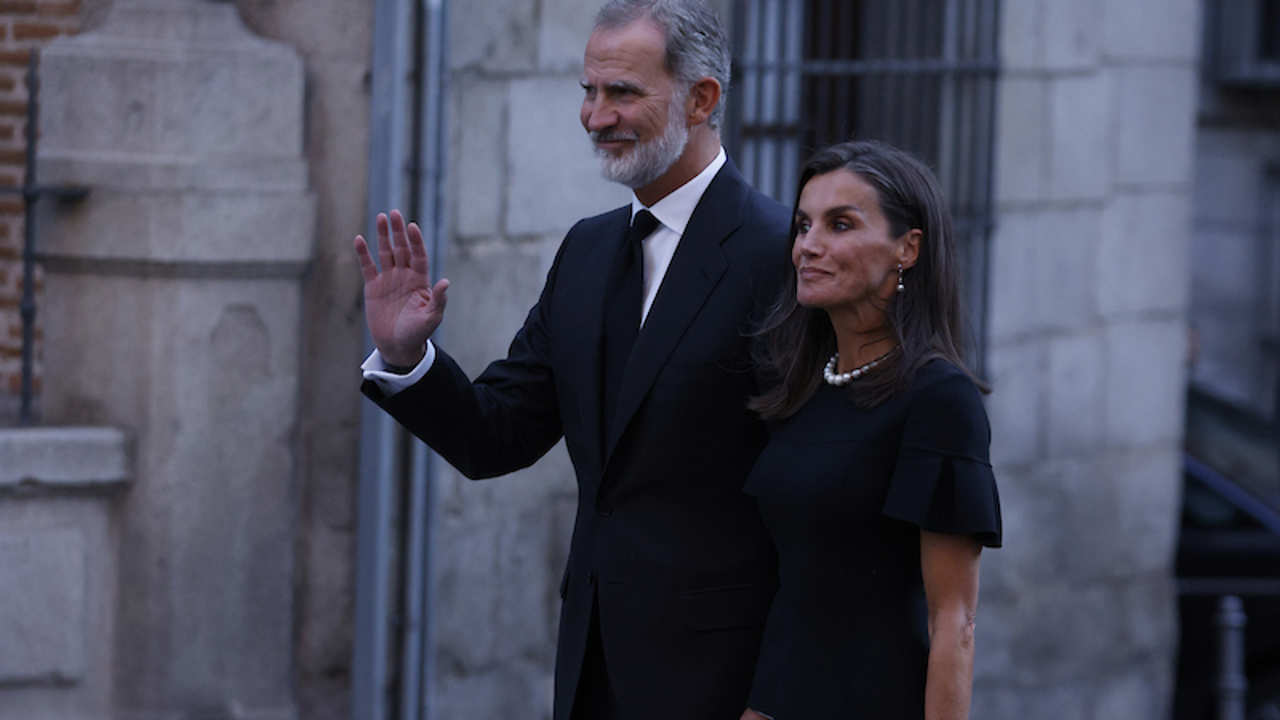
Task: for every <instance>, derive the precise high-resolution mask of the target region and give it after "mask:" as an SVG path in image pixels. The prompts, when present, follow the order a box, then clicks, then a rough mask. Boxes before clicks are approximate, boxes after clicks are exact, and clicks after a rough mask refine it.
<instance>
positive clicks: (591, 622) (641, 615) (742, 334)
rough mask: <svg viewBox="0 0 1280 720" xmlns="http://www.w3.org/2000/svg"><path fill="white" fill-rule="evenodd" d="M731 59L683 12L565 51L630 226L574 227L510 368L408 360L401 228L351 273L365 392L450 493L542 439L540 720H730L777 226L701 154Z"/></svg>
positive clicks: (768, 564) (761, 532)
mask: <svg viewBox="0 0 1280 720" xmlns="http://www.w3.org/2000/svg"><path fill="white" fill-rule="evenodd" d="M728 74H729V53H728V47H727V41H726V40H725V35H724V32H723V29H722V27H721V25H720V23H719V21H718V20H717V19H716V18H715V16H714V14H713V13H711V12H710V11H709V10H708V9H707V8H705V7H704V6H703V5H702V3H701V2H699V1H698V0H614V1H613V2H610V3H609V4H608V5H606V7H605V8H604V9H603V10H601V12H600V15H599V16H598V18H597V22H596V28H595V30H594V31H593V33H592V35H591V38H590V41H589V42H588V44H587V49H586V54H585V60H584V69H583V76H582V85H583V90H584V98H583V104H582V111H581V119H582V123H583V126H584V128H586V130H587V131H588V132H589V134H590V137H591V140H592V141H593V143H594V144H595V147H596V151H597V153H598V154H599V155H600V156H601V160H602V164H603V167H604V173H605V175H606V177H608V178H609V179H611V180H614V181H617V182H621V183H624V184H626V185H628V186H629V187H631V188H632V189H633V190H634V198H633V201H632V203H631V205H630V206H629V207H622V208H618V209H617V210H614V211H612V212H608V213H605V214H603V215H598V216H596V217H592V218H588V219H585V220H582V221H580V222H578V223H577V224H576V225H575V226H574V227H573V229H571V230H570V231H569V233H568V235H567V237H566V238H565V240H564V242H563V244H562V245H561V247H560V250H559V252H558V253H557V255H556V258H555V261H554V263H553V265H552V267H551V270H550V272H549V273H548V275H547V280H546V285H545V286H544V287H543V290H542V294H541V296H540V297H539V298H538V301H537V304H536V305H534V307H533V309H532V310H531V311H530V312H529V315H528V317H527V319H526V320H525V323H524V326H523V327H522V328H521V329H520V331H519V332H518V333H517V334H516V336H515V338H514V339H513V340H512V342H511V347H510V350H509V352H508V355H507V357H506V358H505V359H503V360H498V361H496V362H494V363H493V364H491V365H490V366H489V367H488V368H487V369H486V370H485V371H484V373H483V374H481V375H480V376H479V377H478V378H476V379H475V380H474V381H471V380H469V379H468V378H467V376H466V375H465V374H464V373H463V372H462V370H461V369H459V367H458V366H457V365H456V364H455V363H454V361H453V360H452V359H451V358H450V357H449V356H448V355H447V354H446V353H445V352H444V351H443V350H442V349H439V348H437V347H435V346H434V345H433V344H432V343H431V342H430V341H429V338H430V336H431V334H432V332H434V330H435V328H436V327H437V326H439V324H440V321H441V318H442V317H443V313H444V309H445V295H446V290H447V288H448V281H447V280H441V281H439V282H438V283H436V284H435V286H434V287H432V286H431V284H430V281H429V280H428V267H427V257H426V252H425V250H424V248H423V244H422V236H421V233H420V232H419V230H418V229H417V227H416V226H415V225H412V224H410V225H408V226H406V225H405V223H404V220H403V219H402V218H401V217H400V215H399V213H397V212H394V211H393V212H392V213H391V215H390V217H389V218H388V217H386V216H382V215H380V216H379V218H378V223H377V227H378V253H379V259H380V263H381V272H379V270H378V269H377V268H376V267H375V266H374V264H373V261H372V258H371V257H370V254H369V250H368V247H367V245H366V244H365V242H364V240H363V238H359V237H357V238H356V241H355V246H356V253H357V256H358V258H359V260H360V264H361V269H362V272H363V274H364V278H365V311H366V316H367V320H368V322H369V327H370V331H371V334H372V337H373V339H374V342H375V343H376V344H377V350H376V351H375V353H374V354H373V355H372V356H371V357H370V359H369V361H367V362H366V363H365V366H364V369H365V376H366V383H365V385H364V387H363V389H364V392H365V393H366V394H367V395H368V396H369V397H371V398H372V399H373V400H374V401H375V402H377V403H378V404H379V405H380V406H381V407H383V408H384V409H385V410H387V411H388V412H390V413H391V414H392V415H393V416H394V417H395V418H396V419H397V420H399V421H400V422H401V423H402V424H403V425H405V426H406V427H407V428H408V429H409V430H411V431H412V432H413V433H414V434H416V435H417V436H418V437H420V438H422V439H423V440H424V441H426V442H427V443H428V444H429V445H430V446H431V447H433V448H434V449H435V450H436V451H438V452H439V453H440V454H441V455H442V456H444V458H445V459H446V460H448V461H449V462H450V463H451V464H453V465H454V466H455V467H456V468H458V469H459V470H460V471H461V472H462V473H463V474H465V475H466V476H468V477H471V478H482V477H491V476H494V475H500V474H503V473H508V472H511V471H513V470H516V469H519V468H522V467H525V466H528V465H530V464H532V463H533V462H534V461H536V460H537V459H538V458H540V457H541V456H542V455H543V454H544V453H546V452H547V450H549V449H550V448H551V447H552V446H553V445H554V444H555V443H556V442H557V441H558V440H559V439H560V438H561V437H564V439H565V442H566V444H567V446H568V450H569V456H570V458H571V459H572V461H573V466H574V470H575V473H576V475H577V480H578V488H579V494H578V497H579V503H578V511H577V518H576V521H575V525H574V531H573V539H572V541H571V544H570V551H569V561H568V567H567V568H566V569H565V574H564V578H563V580H562V582H561V597H562V598H563V601H564V602H563V605H562V608H561V615H560V630H559V640H558V648H557V656H556V658H557V659H556V674H555V718H556V720H570V718H584V719H589V720H600V719H601V718H604V719H612V718H619V719H629V718H636V719H637V720H638V719H640V718H645V719H646V720H648V719H650V718H656V717H662V718H671V719H676V720H682V719H683V720H715V719H717V718H724V719H725V720H734V719H735V718H738V717H739V716H740V715H741V714H742V712H743V708H744V707H745V704H746V698H747V693H748V691H749V687H750V684H751V680H752V675H753V672H754V667H755V658H756V654H757V651H758V647H759V642H760V629H761V626H762V625H763V622H764V619H765V615H766V614H767V612H768V608H769V602H770V599H771V598H772V595H773V592H774V589H775V586H776V563H775V558H774V551H773V549H772V545H771V543H770V541H769V539H768V536H767V534H766V531H765V529H764V527H763V525H762V523H761V520H760V517H759V514H758V512H757V510H756V507H755V503H754V502H753V500H752V499H750V498H749V497H747V496H746V495H744V494H743V493H742V492H741V487H742V482H743V479H744V478H745V476H746V474H747V471H748V470H749V469H750V468H751V466H752V463H753V462H754V460H755V458H756V455H757V453H758V452H759V450H760V448H761V447H762V444H763V441H764V428H763V427H762V425H761V424H760V422H759V421H758V420H757V419H756V418H755V417H754V416H753V415H752V414H751V413H750V412H748V410H747V409H746V402H747V398H748V397H749V396H751V395H752V394H754V393H755V392H756V389H757V388H756V384H755V378H754V375H753V373H752V369H751V363H750V357H749V345H750V342H751V338H750V335H749V334H750V332H751V330H752V322H753V320H756V319H758V318H759V316H760V313H761V312H762V311H763V310H764V308H765V306H766V305H767V304H768V303H769V302H771V301H772V300H773V299H774V294H775V292H776V291H777V289H778V287H779V282H780V280H781V277H782V276H781V273H782V272H784V271H785V269H786V267H787V262H786V258H787V246H786V237H787V231H788V227H789V213H788V211H787V210H786V209H785V208H783V207H782V206H781V205H779V204H777V203H776V202H774V201H772V200H770V199H768V198H766V197H764V196H763V195H761V194H759V193H757V192H755V191H754V190H752V189H751V188H750V187H749V186H748V185H747V184H746V182H745V181H744V180H743V178H742V176H741V175H740V174H739V173H738V171H737V170H736V169H735V168H734V166H733V164H732V163H730V162H728V160H727V158H725V155H724V150H723V149H722V148H721V145H720V135H719V129H718V128H719V122H720V117H721V115H722V112H723V111H722V104H721V98H722V94H723V89H724V88H725V87H726V86H727V84H728Z"/></svg>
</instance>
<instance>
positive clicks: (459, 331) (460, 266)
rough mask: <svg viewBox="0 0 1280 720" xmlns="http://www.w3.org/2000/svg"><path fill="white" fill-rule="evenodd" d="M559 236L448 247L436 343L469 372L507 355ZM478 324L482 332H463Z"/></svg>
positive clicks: (539, 287)
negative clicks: (445, 299)
mask: <svg viewBox="0 0 1280 720" xmlns="http://www.w3.org/2000/svg"><path fill="white" fill-rule="evenodd" d="M559 247H560V238H559V237H552V236H548V237H546V238H544V239H542V240H541V241H539V242H521V243H515V242H508V241H503V240H496V241H486V242H475V243H471V244H468V245H464V246H457V247H453V248H451V249H450V253H449V256H448V258H447V259H446V264H447V267H448V274H449V280H450V283H451V285H450V287H449V309H448V310H447V311H446V312H445V321H444V324H442V325H441V326H440V332H441V337H440V339H439V343H440V346H441V347H443V348H445V349H446V350H448V352H449V354H450V355H452V356H453V357H454V359H455V360H457V361H458V364H459V365H461V366H462V368H463V369H464V370H466V371H467V372H468V373H469V374H471V375H473V376H474V375H478V374H480V372H481V371H482V370H484V368H485V367H487V366H488V364H489V363H490V362H492V361H493V360H496V359H498V358H501V357H505V356H506V354H507V347H508V345H510V343H511V338H512V337H514V336H515V334H516V331H517V330H519V329H520V327H521V326H522V325H523V324H524V321H525V317H526V316H527V314H528V312H529V309H530V308H532V307H533V305H534V303H536V302H537V301H538V295H539V294H540V293H541V292H542V286H543V285H544V284H545V283H546V279H547V271H548V270H550V268H551V263H552V262H553V261H554V259H555V253H556V250H557V249H559ZM476 327H482V328H485V329H486V332H484V333H476V332H468V328H476Z"/></svg>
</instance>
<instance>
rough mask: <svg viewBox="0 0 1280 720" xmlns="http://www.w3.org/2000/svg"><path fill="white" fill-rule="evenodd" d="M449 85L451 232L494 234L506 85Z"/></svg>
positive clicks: (504, 160)
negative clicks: (451, 95)
mask: <svg viewBox="0 0 1280 720" xmlns="http://www.w3.org/2000/svg"><path fill="white" fill-rule="evenodd" d="M454 87H455V93H454V102H453V103H452V106H453V107H454V108H456V110H455V113H454V115H455V117H454V121H453V127H454V128H455V129H454V141H453V142H454V148H455V149H454V150H453V152H452V154H453V157H454V158H457V160H458V161H457V162H454V163H451V165H452V167H453V173H454V176H455V178H456V180H455V182H454V185H453V189H454V192H452V193H450V198H451V200H452V202H453V207H454V209H453V217H454V231H455V232H456V233H457V234H458V235H462V236H466V237H470V236H476V235H496V234H498V233H499V232H501V231H502V223H501V221H502V211H503V203H502V198H503V192H502V190H503V188H504V187H505V186H506V184H507V180H508V177H507V165H508V157H507V156H506V150H507V145H506V141H507V135H508V130H507V123H508V121H509V109H508V105H507V99H508V95H509V83H508V82H507V81H499V82H493V81H487V80H481V79H479V78H476V79H473V80H471V81H469V82H465V83H459V84H457V85H455V86H454ZM563 109H564V110H565V111H568V110H569V108H563ZM521 210H523V208H521Z"/></svg>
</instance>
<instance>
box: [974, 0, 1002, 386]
mask: <svg viewBox="0 0 1280 720" xmlns="http://www.w3.org/2000/svg"><path fill="white" fill-rule="evenodd" d="M988 2H989V8H988V11H987V18H988V21H989V23H990V28H991V30H990V34H989V36H988V38H987V46H986V48H985V53H984V55H983V57H984V59H988V60H990V61H991V62H992V63H997V62H998V60H999V57H1000V50H999V48H1000V22H999V21H1000V0H988ZM999 77H1000V75H999V71H998V70H997V71H994V72H992V73H990V74H989V75H987V76H986V79H985V83H986V87H987V97H986V98H985V99H984V101H983V106H984V108H985V109H986V132H985V133H984V135H985V136H984V137H983V150H982V153H983V158H984V162H985V163H986V174H985V176H984V184H983V186H982V204H981V207H980V208H979V211H980V212H981V214H982V222H981V223H980V224H979V225H978V226H977V228H976V232H978V233H979V235H978V243H976V245H978V246H979V247H980V248H981V253H979V257H978V267H977V272H975V273H974V274H973V278H974V282H975V283H976V285H977V287H976V288H973V289H971V290H970V296H971V297H976V298H977V300H976V302H975V303H973V305H976V306H977V307H975V308H972V309H971V310H970V315H971V317H974V318H975V319H974V320H973V323H972V325H973V328H972V330H971V335H972V337H973V344H974V347H973V348H972V350H971V352H970V355H971V356H972V357H973V367H974V370H975V371H977V372H979V373H984V374H985V372H986V368H987V315H988V313H989V312H990V310H991V288H990V283H989V282H988V280H987V278H988V277H989V275H990V274H989V271H988V265H989V263H990V260H991V235H992V233H993V232H994V230H995V222H994V220H995V201H994V197H995V185H996V183H995V143H996V121H995V114H996V87H997V85H996V84H997V81H998V80H999Z"/></svg>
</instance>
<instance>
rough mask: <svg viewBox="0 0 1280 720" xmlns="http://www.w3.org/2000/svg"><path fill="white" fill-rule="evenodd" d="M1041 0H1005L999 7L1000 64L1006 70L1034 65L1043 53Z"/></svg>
mask: <svg viewBox="0 0 1280 720" xmlns="http://www.w3.org/2000/svg"><path fill="white" fill-rule="evenodd" d="M1044 4H1045V3H1044V2H1043V0H1025V1H1024V2H1013V3H1006V4H1004V5H1002V6H1001V7H1000V36H999V37H1000V66H1001V69H1002V70H1004V71H1005V72H1009V73H1014V74H1016V73H1019V72H1020V71H1025V70H1033V69H1038V68H1039V67H1040V65H1041V63H1042V59H1043V57H1044V40H1043V38H1042V36H1041V33H1042V32H1043V27H1042V24H1041V22H1040V16H1041V15H1042V14H1043V13H1044Z"/></svg>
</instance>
